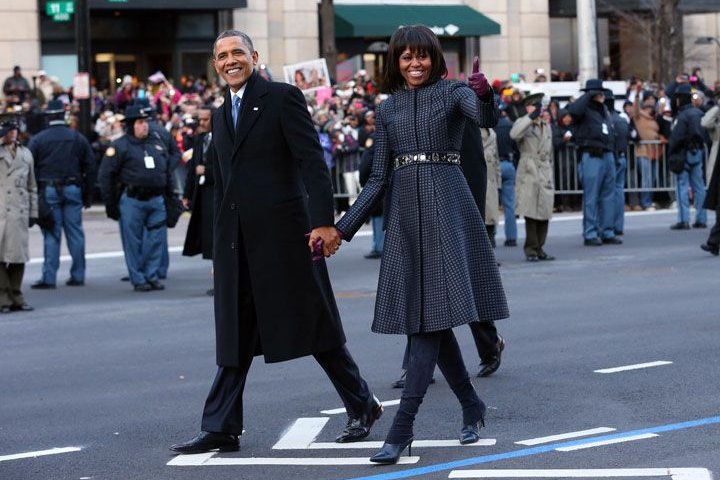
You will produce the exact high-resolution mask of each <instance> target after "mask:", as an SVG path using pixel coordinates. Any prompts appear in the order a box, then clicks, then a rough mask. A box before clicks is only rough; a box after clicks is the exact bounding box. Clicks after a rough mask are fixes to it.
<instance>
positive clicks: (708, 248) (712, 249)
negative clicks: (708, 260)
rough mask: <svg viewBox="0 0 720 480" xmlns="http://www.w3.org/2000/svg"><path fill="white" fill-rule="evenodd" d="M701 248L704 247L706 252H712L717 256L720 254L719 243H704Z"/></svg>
mask: <svg viewBox="0 0 720 480" xmlns="http://www.w3.org/2000/svg"><path fill="white" fill-rule="evenodd" d="M700 248H702V249H703V250H705V251H706V252H710V253H712V254H713V255H715V256H716V257H717V256H718V254H720V246H718V245H710V244H709V243H703V244H702V245H700Z"/></svg>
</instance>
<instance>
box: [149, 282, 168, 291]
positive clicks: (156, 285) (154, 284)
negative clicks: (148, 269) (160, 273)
mask: <svg viewBox="0 0 720 480" xmlns="http://www.w3.org/2000/svg"><path fill="white" fill-rule="evenodd" d="M148 285H150V289H151V290H165V285H163V284H162V283H160V282H159V281H158V280H152V281H150V282H148Z"/></svg>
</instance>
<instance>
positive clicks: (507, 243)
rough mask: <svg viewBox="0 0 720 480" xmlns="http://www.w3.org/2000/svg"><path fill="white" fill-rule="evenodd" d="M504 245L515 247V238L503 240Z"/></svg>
mask: <svg viewBox="0 0 720 480" xmlns="http://www.w3.org/2000/svg"><path fill="white" fill-rule="evenodd" d="M505 246H506V247H517V240H505Z"/></svg>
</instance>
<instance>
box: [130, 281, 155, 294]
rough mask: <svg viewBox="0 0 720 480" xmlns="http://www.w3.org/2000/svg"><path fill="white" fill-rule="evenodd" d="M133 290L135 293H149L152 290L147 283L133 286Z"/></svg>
mask: <svg viewBox="0 0 720 480" xmlns="http://www.w3.org/2000/svg"><path fill="white" fill-rule="evenodd" d="M133 289H134V290H135V291H136V292H150V291H152V289H153V288H152V287H151V286H150V284H149V283H141V284H140V285H135V286H134V287H133Z"/></svg>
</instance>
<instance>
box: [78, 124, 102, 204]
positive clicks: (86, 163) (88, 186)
mask: <svg viewBox="0 0 720 480" xmlns="http://www.w3.org/2000/svg"><path fill="white" fill-rule="evenodd" d="M78 138H79V142H80V169H81V171H82V175H83V186H82V190H83V199H84V201H85V203H86V204H89V203H90V202H92V195H93V190H94V189H95V182H96V181H97V171H98V168H97V163H96V162H95V153H94V152H93V149H92V147H91V146H90V142H88V141H87V139H86V138H85V136H84V135H81V134H78Z"/></svg>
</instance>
